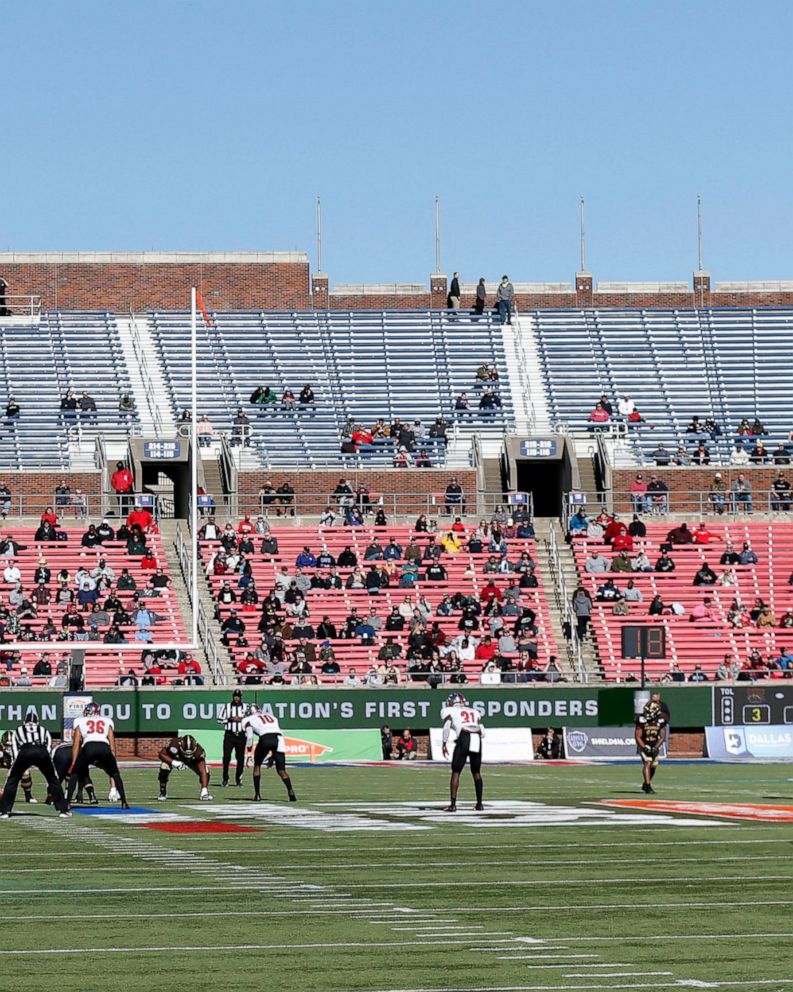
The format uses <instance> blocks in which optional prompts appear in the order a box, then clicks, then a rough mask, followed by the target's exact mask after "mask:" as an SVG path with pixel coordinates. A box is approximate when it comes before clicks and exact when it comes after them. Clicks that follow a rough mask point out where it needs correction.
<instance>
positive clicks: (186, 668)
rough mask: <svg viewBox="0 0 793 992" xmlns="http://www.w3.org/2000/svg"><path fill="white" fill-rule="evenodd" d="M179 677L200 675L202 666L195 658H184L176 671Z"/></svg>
mask: <svg viewBox="0 0 793 992" xmlns="http://www.w3.org/2000/svg"><path fill="white" fill-rule="evenodd" d="M176 670H177V672H178V673H179V675H200V674H201V666H200V665H199V664H198V662H197V661H196V660H195V658H182V660H181V661H180V662H179V667H178V668H177V669H176Z"/></svg>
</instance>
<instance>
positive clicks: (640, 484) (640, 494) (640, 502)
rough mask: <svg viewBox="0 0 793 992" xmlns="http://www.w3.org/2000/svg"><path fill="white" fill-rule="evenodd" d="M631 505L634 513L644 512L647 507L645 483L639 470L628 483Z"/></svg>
mask: <svg viewBox="0 0 793 992" xmlns="http://www.w3.org/2000/svg"><path fill="white" fill-rule="evenodd" d="M630 494H631V505H632V506H633V510H634V512H635V513H646V512H647V511H648V509H649V506H648V504H649V500H648V499H647V483H646V481H645V478H644V475H643V474H642V473H641V472H639V473H638V474H637V475H636V476H635V478H634V479H633V482H631V485H630Z"/></svg>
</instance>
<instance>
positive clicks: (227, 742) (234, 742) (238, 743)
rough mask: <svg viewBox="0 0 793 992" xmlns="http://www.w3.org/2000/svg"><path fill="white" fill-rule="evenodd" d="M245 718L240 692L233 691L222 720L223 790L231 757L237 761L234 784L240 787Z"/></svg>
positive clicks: (243, 757) (242, 769) (243, 754)
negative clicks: (243, 722) (233, 756)
mask: <svg viewBox="0 0 793 992" xmlns="http://www.w3.org/2000/svg"><path fill="white" fill-rule="evenodd" d="M244 716H245V707H244V706H243V704H242V691H241V690H240V689H235V690H234V692H233V693H232V694H231V702H230V703H229V704H228V706H227V707H226V710H225V713H224V715H223V719H222V720H220V723H222V724H223V728H224V734H223V781H222V782H221V785H222V786H223V787H224V788H225V787H226V786H227V785H228V784H229V765H230V764H231V756H232V754H234V755H235V757H236V759H237V770H236V774H235V776H234V779H235V781H234V784H235V785H236V786H237V787H238V788H239V786H241V785H242V773H243V771H244V769H245V730H244V728H243V726H242V721H243V718H244Z"/></svg>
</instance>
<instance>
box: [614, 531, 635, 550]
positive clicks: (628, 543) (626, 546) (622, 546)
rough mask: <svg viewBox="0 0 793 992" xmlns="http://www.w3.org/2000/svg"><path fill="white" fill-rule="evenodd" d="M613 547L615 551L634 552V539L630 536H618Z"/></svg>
mask: <svg viewBox="0 0 793 992" xmlns="http://www.w3.org/2000/svg"><path fill="white" fill-rule="evenodd" d="M611 546H612V548H613V549H614V550H615V551H633V538H632V537H631V535H630V534H617V536H616V537H615V538H614V540H613V541H612V542H611Z"/></svg>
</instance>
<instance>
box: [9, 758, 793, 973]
mask: <svg viewBox="0 0 793 992" xmlns="http://www.w3.org/2000/svg"><path fill="white" fill-rule="evenodd" d="M291 771H292V775H293V781H294V785H295V788H296V790H297V793H298V797H299V802H298V803H297V804H290V803H288V802H286V794H285V791H284V789H283V787H282V784H281V782H280V781H279V780H278V779H277V778H276V777H275V774H274V773H273V772H268V773H266V774H265V778H264V782H265V785H264V789H263V791H264V794H265V796H266V801H265V802H263V803H260V804H253V803H252V802H251V791H250V787H249V782H250V779H249V773H248V772H246V782H245V787H244V788H243V789H219V788H216V789H215V790H214V801H213V802H211V803H202V804H200V803H199V802H198V798H197V797H198V787H197V780H196V779H195V777H194V776H192V775H191V774H190V773H189V772H182V773H179V774H174V775H172V777H171V788H170V798H169V800H168V802H166V803H157V802H154V801H153V799H154V796H155V795H156V771H153V770H144V769H134V770H128V771H127V772H126V773H125V778H126V780H127V787H128V791H129V795H130V800H131V802H132V803H133V805H134V809H133V815H132V816H130V817H122V816H119V815H117V814H116V813H113V812H109V811H102V810H100V812H99V813H98V814H96V813H95V814H93V815H82V814H79V813H76V814H75V815H74V817H73V818H72V819H71V820H59V819H58V818H57V817H55V816H54V815H53V813H52V811H51V810H50V809H48V808H47V807H44V806H42V805H39V806H26V805H25V804H24V802H23V803H21V804H18V805H17V808H16V811H17V812H18V813H19V814H20V815H18V816H15V817H13V818H12V819H11V820H9V821H6V822H2V823H0V845H2V848H1V849H2V855H0V857H2V880H0V889H1V890H2V893H1V894H0V905H2V922H1V923H0V976H2V979H0V985H1V986H2V987H3V988H8V989H17V990H36V992H38V990H40V989H42V988H53V989H57V990H66V992H71V990H81V992H82V990H94V989H98V990H102V992H116V990H118V992H122V990H125V992H138V990H140V992H144V990H145V992H161V990H162V992H166V990H167V992H183V990H184V992H190V990H219V989H223V990H225V989H235V990H248V989H258V988H262V989H265V990H267V992H282V990H283V992H285V990H290V992H291V990H294V992H308V990H312V992H314V990H333V992H338V990H351V992H352V990H356V992H358V990H360V992H375V990H377V992H383V990H404V992H408V990H410V992H416V990H439V992H441V990H442V992H447V990H449V992H451V990H466V989H470V990H477V992H480V990H487V989H490V990H515V992H518V990H523V992H529V990H537V992H539V990H543V992H545V990H556V989H560V990H574V989H576V990H577V989H588V990H596V989H656V990H664V989H684V988H725V989H740V988H747V989H755V988H757V989H770V990H772V992H773V990H775V989H779V990H782V989H785V990H787V989H790V988H792V987H793V921H792V920H791V919H790V917H791V907H793V888H792V887H791V883H792V882H793V822H763V821H762V820H756V819H743V818H741V819H729V818H727V817H726V816H725V815H724V814H725V813H727V812H730V811H732V812H733V813H736V814H740V815H741V816H749V817H759V816H762V815H764V814H763V813H762V811H758V810H756V809H754V808H753V805H754V804H770V805H775V806H782V807H784V806H788V807H790V809H791V810H793V767H790V766H784V765H767V766H751V767H747V766H715V765H706V764H677V765H676V764H674V763H671V762H670V763H667V764H665V765H664V766H662V768H661V769H660V772H659V774H658V777H657V780H656V783H657V787H658V793H657V795H656V796H653V797H649V798H650V799H652V800H657V801H658V802H659V803H665V802H668V801H675V802H682V803H683V804H688V806H684V807H683V808H671V811H670V810H667V808H666V807H665V806H661V807H643V808H635V807H634V806H627V805H624V803H625V802H626V801H627V802H630V803H633V802H643V801H644V800H645V799H646V797H644V796H643V794H642V793H641V792H640V791H639V789H638V780H639V771H638V768H637V767H636V765H614V766H599V765H587V766H576V767H571V766H564V765H563V766H553V767H551V766H539V765H534V766H528V767H525V766H522V767H517V766H506V765H505V766H491V767H486V768H485V802H486V807H487V808H486V810H485V812H484V813H475V812H474V811H473V809H472V794H471V782H470V776H469V775H468V773H467V772H466V777H465V778H464V779H463V786H462V789H461V800H462V801H461V804H460V811H459V812H458V813H457V814H444V813H442V812H441V807H442V805H443V803H444V800H445V798H446V785H447V780H448V772H447V770H446V769H445V768H439V767H432V766H419V765H412V766H401V765H394V766H391V767H382V766H376V767H300V766H293V767H292V769H291ZM100 775H101V773H98V774H97V777H96V781H97V783H98V785H99V786H100V792H101V795H103V796H106V794H107V787H106V780H104V776H101V778H102V779H103V780H102V781H100ZM36 791H37V794H38V796H39V798H41V797H42V784H41V780H40V779H38V780H37V781H36ZM20 798H21V797H20ZM614 803H618V804H621V805H606V804H614ZM702 803H705V804H726V805H724V806H722V805H718V806H710V805H708V806H705V807H702V806H700V805H696V806H693V807H692V808H693V809H694V810H698V811H699V815H696V814H695V813H694V812H691V811H689V809H688V807H690V806H691V804H702ZM782 815H785V814H784V812H783V814H782ZM787 815H788V816H793V812H791V813H788V814H787ZM151 824H155V825H156V826H158V827H159V828H160V829H154V828H153V827H152V826H151ZM239 828H247V829H245V830H242V831H240V830H239ZM197 831H201V832H197Z"/></svg>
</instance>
